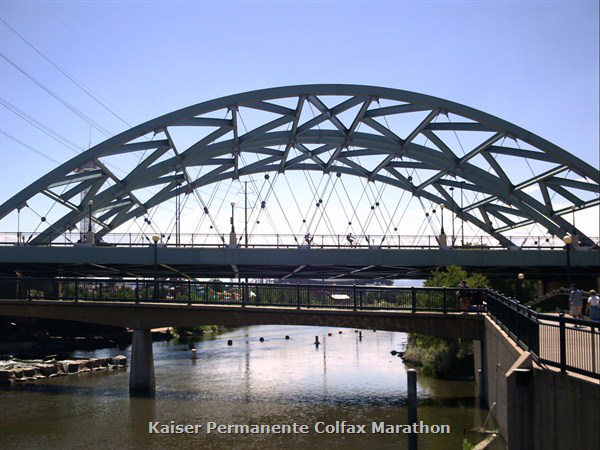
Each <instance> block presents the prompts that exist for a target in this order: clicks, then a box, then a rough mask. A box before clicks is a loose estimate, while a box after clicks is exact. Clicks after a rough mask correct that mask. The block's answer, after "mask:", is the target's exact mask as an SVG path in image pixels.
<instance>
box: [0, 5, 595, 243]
mask: <svg viewBox="0 0 600 450" xmlns="http://www.w3.org/2000/svg"><path fill="white" fill-rule="evenodd" d="M0 16H1V18H2V19H3V20H4V21H6V22H7V23H8V24H10V25H11V26H12V27H14V28H15V29H16V30H17V31H18V32H19V33H21V34H22V35H23V37H25V38H26V39H27V40H29V41H30V42H31V43H32V44H33V45H34V46H36V47H37V48H38V49H39V50H40V51H41V52H42V53H44V54H45V55H46V56H47V57H48V58H50V59H51V60H53V61H54V62H55V63H56V64H57V65H58V66H60V67H61V68H62V69H63V70H64V71H66V72H67V73H69V75H71V76H72V77H73V78H74V79H75V80H77V81H78V82H79V83H81V84H82V85H84V86H85V87H87V88H89V89H90V90H91V91H93V92H94V94H95V95H97V96H98V97H100V98H101V99H102V100H103V101H104V102H105V103H106V104H108V105H110V107H111V108H113V109H114V111H115V112H117V113H118V114H119V115H121V116H122V117H123V118H124V119H125V120H126V121H127V122H129V123H130V124H131V125H136V124H138V123H141V122H143V121H145V120H148V119H151V118H153V117H155V116H158V115H162V114H164V113H166V112H169V111H172V110H175V109H177V108H180V107H184V106H187V105H190V104H194V103H198V102H201V101H204V100H208V99H211V98H215V97H219V96H223V95H228V94H233V93H237V92H243V91H247V90H254V89H259V88H265V87H273V86H282V85H292V84H308V83H355V84H370V85H380V86H387V87H393V88H399V89H405V90H411V91H417V92H421V93H426V94H431V95H434V96H438V97H442V98H446V99H449V100H452V101H456V102H459V103H462V104H466V105H469V106H472V107H475V108H477V109H481V110H484V111H486V112H489V113H491V114H493V115H496V116H499V117H501V118H503V119H506V120H508V121H510V122H513V123H515V124H517V125H519V126H521V127H523V128H525V129H528V130H530V131H532V132H534V133H536V134H538V135H540V136H542V137H544V138H546V139H548V140H550V141H552V142H554V143H556V144H558V145H559V146H561V147H563V148H565V149H566V150H568V151H570V152H572V153H574V154H575V155H577V156H579V157H580V158H582V159H585V160H586V161H588V162H590V163H591V164H593V165H594V166H595V167H598V148H599V143H598V123H599V115H598V110H599V104H598V101H599V100H598V99H599V92H598V86H599V61H598V54H599V49H598V2H597V1H593V0H592V1H552V2H545V1H522V2H518V1H464V2H456V1H426V2H417V1H414V2H413V1H387V2H377V1H368V2H367V1H364V2H362V1H358V2H347V1H343V2H342V1H339V2H325V1H297V2H290V1H288V2H285V1H263V2H253V1H241V2H234V1H229V2H228V1H219V2H209V1H198V2H159V1H156V2H144V1H137V2H126V1H123V2H71V1H69V2H38V1H31V2H23V1H6V0H2V2H0ZM0 49H1V51H2V53H3V54H4V55H5V56H6V57H8V58H9V59H11V60H12V61H14V62H15V63H16V64H18V65H19V66H21V67H22V68H23V69H24V70H26V71H27V72H29V73H30V74H31V75H32V76H34V77H35V78H37V79H38V80H39V81H41V82H42V83H44V84H45V85H46V86H47V87H48V88H50V89H52V90H53V91H54V92H56V93H58V94H59V95H60V96H61V97H63V98H64V99H66V100H67V101H69V102H71V103H72V104H74V105H76V106H77V108H79V109H80V110H82V111H84V112H85V113H86V114H87V115H88V116H90V117H92V118H93V119H94V120H95V121H97V122H98V123H99V124H101V125H102V126H104V127H105V128H106V129H108V130H109V131H110V133H111V134H116V133H117V132H119V131H123V130H124V129H126V128H128V127H127V126H126V125H125V124H123V123H122V122H120V121H119V120H117V119H116V118H115V117H114V116H112V115H111V114H109V113H108V112H107V111H106V110H104V109H102V108H100V107H99V106H98V105H97V104H96V103H94V102H93V101H92V100H91V99H90V98H89V97H87V96H86V95H85V94H83V93H82V91H81V90H80V89H79V88H77V87H76V86H75V85H74V84H73V83H72V82H71V81H69V80H68V79H66V78H65V77H64V76H63V75H62V74H60V73H59V72H58V71H57V70H56V69H54V68H53V67H52V66H50V65H49V64H48V62H47V61H45V60H44V59H43V58H42V57H41V56H40V55H39V54H37V53H36V52H35V51H33V50H32V49H31V48H30V47H28V46H27V45H26V44H25V43H24V42H23V41H22V40H20V39H19V38H18V37H17V36H16V35H15V34H14V33H13V32H12V31H11V30H10V29H9V28H7V27H6V26H5V25H4V24H0ZM0 94H1V96H2V98H3V99H4V100H5V101H7V102H10V104H12V105H14V106H16V107H18V108H19V109H20V110H22V111H24V112H25V113H27V114H28V115H30V116H32V117H34V118H35V119H36V120H38V121H40V122H41V123H43V124H44V125H46V126H47V127H49V128H51V129H52V130H54V131H56V132H58V133H60V134H61V135H62V136H65V137H67V138H68V139H70V140H71V141H73V143H75V144H77V145H78V146H80V147H84V148H87V146H88V139H89V126H88V125H87V124H86V123H85V122H84V121H82V120H81V119H80V118H78V117H77V116H75V115H74V114H73V113H71V112H70V111H68V110H67V109H66V108H65V107H64V106H62V105H60V104H59V103H58V102H57V101H56V100H55V99H53V98H52V97H51V96H50V95H48V94H47V93H46V92H44V91H43V90H42V89H41V88H39V87H38V86H36V85H35V84H34V83H33V82H32V81H31V80H30V79H28V78H26V77H25V76H24V75H23V74H22V73H19V72H18V71H17V70H15V68H14V67H12V66H11V65H10V64H9V63H7V61H6V60H4V59H2V60H0ZM0 128H1V129H2V131H4V132H6V133H8V134H10V135H12V136H14V137H16V138H18V139H20V140H21V141H23V142H24V143H26V144H28V145H29V146H31V147H33V148H35V149H36V150H38V151H40V152H43V153H45V154H46V155H48V156H50V157H51V158H53V159H55V160H57V161H60V162H64V161H66V160H67V159H69V158H71V157H73V156H74V155H75V153H74V152H73V151H71V150H69V149H67V148H66V147H64V146H62V145H60V144H58V143H57V142H56V141H54V140H52V139H50V138H49V137H48V136H47V135H45V134H43V133H41V132H39V131H38V130H37V129H36V128H33V127H32V126H31V125H29V124H27V123H26V122H24V121H23V120H22V119H21V118H19V117H17V116H16V115H14V114H13V113H12V112H10V111H8V110H7V109H6V108H5V107H0ZM104 139H105V137H104V136H103V135H101V134H100V133H99V132H97V131H95V130H94V131H93V132H92V135H91V141H92V144H95V143H98V142H100V141H102V140H104ZM0 166H1V167H0V203H1V202H3V201H4V200H6V199H7V198H9V197H11V196H12V195H13V194H15V193H16V192H18V191H19V190H20V189H22V188H23V187H25V186H26V185H28V184H29V183H31V182H32V181H34V180H35V179H36V178H38V177H39V176H41V175H43V174H44V173H46V172H47V171H48V170H49V169H50V168H51V167H53V166H54V164H53V163H51V162H50V161H48V160H47V159H44V158H43V157H41V156H39V155H38V154H36V153H34V152H33V151H31V150H29V149H26V148H24V147H23V146H21V145H20V144H16V143H15V142H14V141H12V140H10V139H7V138H6V137H5V136H4V135H0ZM0 228H1V229H2V230H6V231H8V230H9V229H10V230H12V229H14V228H15V227H14V220H13V219H11V221H9V222H6V223H3V224H0ZM590 234H592V235H597V233H594V232H593V231H592V232H590Z"/></svg>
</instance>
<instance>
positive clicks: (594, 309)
mask: <svg viewBox="0 0 600 450" xmlns="http://www.w3.org/2000/svg"><path fill="white" fill-rule="evenodd" d="M583 306H584V305H583V292H581V289H577V286H576V285H575V283H573V284H571V293H570V294H569V313H570V314H571V315H572V316H573V318H575V319H583ZM585 313H586V314H587V315H589V316H590V320H596V321H600V299H599V298H598V295H596V291H594V290H593V289H592V290H591V291H590V296H589V298H588V301H587V305H586V308H585Z"/></svg>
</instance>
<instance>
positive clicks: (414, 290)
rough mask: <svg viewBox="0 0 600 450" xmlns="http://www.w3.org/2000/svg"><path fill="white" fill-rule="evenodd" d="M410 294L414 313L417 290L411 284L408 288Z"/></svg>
mask: <svg viewBox="0 0 600 450" xmlns="http://www.w3.org/2000/svg"><path fill="white" fill-rule="evenodd" d="M410 294H411V302H412V312H413V313H416V312H417V291H416V289H415V287H414V286H412V287H411V288H410Z"/></svg>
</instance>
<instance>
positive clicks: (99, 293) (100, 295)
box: [98, 281, 102, 299]
mask: <svg viewBox="0 0 600 450" xmlns="http://www.w3.org/2000/svg"><path fill="white" fill-rule="evenodd" d="M101 298H102V281H99V282H98V299H101Z"/></svg>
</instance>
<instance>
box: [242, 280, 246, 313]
mask: <svg viewBox="0 0 600 450" xmlns="http://www.w3.org/2000/svg"><path fill="white" fill-rule="evenodd" d="M244 306H246V284H245V283H244V282H243V281H242V308H243V307H244Z"/></svg>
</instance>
